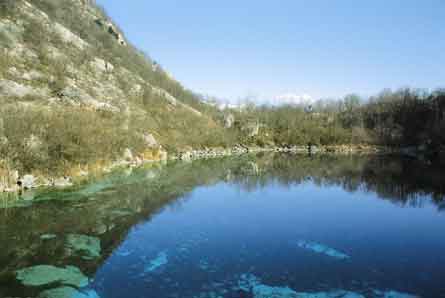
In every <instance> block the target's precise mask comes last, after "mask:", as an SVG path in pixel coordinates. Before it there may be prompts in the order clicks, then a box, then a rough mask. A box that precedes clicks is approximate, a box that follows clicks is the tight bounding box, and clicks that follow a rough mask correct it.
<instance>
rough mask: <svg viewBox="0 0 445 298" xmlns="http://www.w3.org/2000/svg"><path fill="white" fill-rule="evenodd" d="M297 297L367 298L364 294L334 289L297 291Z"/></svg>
mask: <svg viewBox="0 0 445 298" xmlns="http://www.w3.org/2000/svg"><path fill="white" fill-rule="evenodd" d="M295 297H296V298H365V296H363V295H362V294H359V293H355V292H349V291H344V290H333V291H329V292H314V293H304V292H302V293H297V295H296V296H295Z"/></svg>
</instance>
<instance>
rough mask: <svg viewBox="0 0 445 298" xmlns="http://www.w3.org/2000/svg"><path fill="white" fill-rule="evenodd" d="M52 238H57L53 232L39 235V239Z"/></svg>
mask: <svg viewBox="0 0 445 298" xmlns="http://www.w3.org/2000/svg"><path fill="white" fill-rule="evenodd" d="M54 238H57V235H55V234H43V235H41V236H40V239H42V240H51V239H54Z"/></svg>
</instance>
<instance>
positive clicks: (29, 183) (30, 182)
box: [19, 175, 36, 189]
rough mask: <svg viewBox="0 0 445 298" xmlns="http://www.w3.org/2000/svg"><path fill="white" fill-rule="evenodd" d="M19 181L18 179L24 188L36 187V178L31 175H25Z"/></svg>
mask: <svg viewBox="0 0 445 298" xmlns="http://www.w3.org/2000/svg"><path fill="white" fill-rule="evenodd" d="M19 181H20V183H21V185H22V187H23V188H25V189H31V188H34V187H36V185H35V182H36V178H35V177H34V176H33V175H25V176H23V178H22V179H20V180H19Z"/></svg>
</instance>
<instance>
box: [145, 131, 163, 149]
mask: <svg viewBox="0 0 445 298" xmlns="http://www.w3.org/2000/svg"><path fill="white" fill-rule="evenodd" d="M142 137H143V139H144V142H145V145H146V146H147V147H148V148H158V147H159V144H158V142H157V141H156V139H155V137H154V136H153V135H152V134H151V133H145V134H144V135H143V136H142Z"/></svg>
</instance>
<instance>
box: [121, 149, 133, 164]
mask: <svg viewBox="0 0 445 298" xmlns="http://www.w3.org/2000/svg"><path fill="white" fill-rule="evenodd" d="M123 157H124V160H125V161H132V160H133V153H132V152H131V150H130V149H129V148H127V149H125V151H124V156H123Z"/></svg>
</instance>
